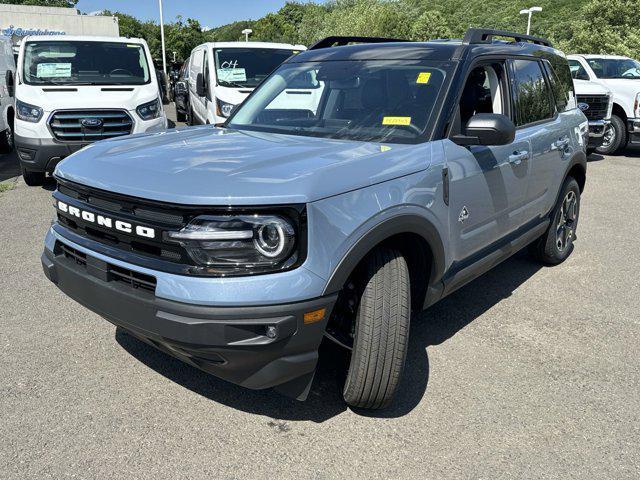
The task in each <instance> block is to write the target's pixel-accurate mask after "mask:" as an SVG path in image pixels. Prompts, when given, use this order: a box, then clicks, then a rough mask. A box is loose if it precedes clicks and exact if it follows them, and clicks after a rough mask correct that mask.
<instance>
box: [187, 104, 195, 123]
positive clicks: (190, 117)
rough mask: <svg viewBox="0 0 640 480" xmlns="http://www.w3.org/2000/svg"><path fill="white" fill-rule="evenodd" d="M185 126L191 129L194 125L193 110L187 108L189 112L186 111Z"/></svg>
mask: <svg viewBox="0 0 640 480" xmlns="http://www.w3.org/2000/svg"><path fill="white" fill-rule="evenodd" d="M187 125H189V126H190V127H193V126H194V125H195V123H194V122H193V108H191V106H189V110H187Z"/></svg>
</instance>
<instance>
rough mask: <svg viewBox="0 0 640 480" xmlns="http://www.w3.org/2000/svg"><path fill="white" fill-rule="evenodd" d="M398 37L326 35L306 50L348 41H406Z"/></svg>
mask: <svg viewBox="0 0 640 480" xmlns="http://www.w3.org/2000/svg"><path fill="white" fill-rule="evenodd" d="M408 41H409V40H401V39H399V38H383V37H327V38H323V39H322V40H319V41H317V42H316V43H314V44H313V45H311V46H310V47H309V48H308V50H320V49H321V48H331V47H342V46H345V45H348V44H350V43H388V42H408Z"/></svg>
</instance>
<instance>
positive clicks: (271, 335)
mask: <svg viewBox="0 0 640 480" xmlns="http://www.w3.org/2000/svg"><path fill="white" fill-rule="evenodd" d="M277 336H278V330H277V329H276V327H274V326H273V325H269V326H268V327H267V337H269V338H276V337H277Z"/></svg>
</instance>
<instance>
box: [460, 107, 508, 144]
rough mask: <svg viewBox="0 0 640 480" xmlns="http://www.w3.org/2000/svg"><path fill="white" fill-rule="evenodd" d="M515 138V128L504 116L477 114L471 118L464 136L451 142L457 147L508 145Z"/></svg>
mask: <svg viewBox="0 0 640 480" xmlns="http://www.w3.org/2000/svg"><path fill="white" fill-rule="evenodd" d="M515 137H516V126H515V124H514V123H513V122H512V121H511V119H510V118H509V117H507V116H506V115H502V114H498V113H478V114H476V115H474V116H473V117H471V119H470V120H469V122H468V123H467V127H466V128H465V134H464V135H455V136H454V137H452V138H451V140H452V141H453V142H454V143H456V144H458V145H486V146H497V145H508V144H510V143H513V140H514V138H515Z"/></svg>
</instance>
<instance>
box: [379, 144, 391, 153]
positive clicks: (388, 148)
mask: <svg viewBox="0 0 640 480" xmlns="http://www.w3.org/2000/svg"><path fill="white" fill-rule="evenodd" d="M389 150H391V147H390V146H388V145H380V152H381V153H384V152H388V151H389Z"/></svg>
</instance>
